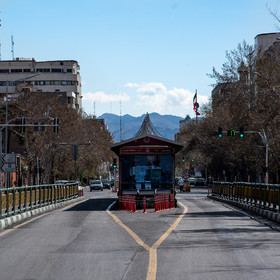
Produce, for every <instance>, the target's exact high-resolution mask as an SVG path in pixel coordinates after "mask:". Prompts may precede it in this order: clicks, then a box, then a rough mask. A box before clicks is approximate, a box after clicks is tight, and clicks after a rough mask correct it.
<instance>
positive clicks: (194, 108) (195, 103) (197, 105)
mask: <svg viewBox="0 0 280 280" xmlns="http://www.w3.org/2000/svg"><path fill="white" fill-rule="evenodd" d="M198 108H199V104H198V102H197V92H196V91H195V95H194V97H193V110H194V111H195V113H196V115H200V113H199V112H198V111H197V109H198Z"/></svg>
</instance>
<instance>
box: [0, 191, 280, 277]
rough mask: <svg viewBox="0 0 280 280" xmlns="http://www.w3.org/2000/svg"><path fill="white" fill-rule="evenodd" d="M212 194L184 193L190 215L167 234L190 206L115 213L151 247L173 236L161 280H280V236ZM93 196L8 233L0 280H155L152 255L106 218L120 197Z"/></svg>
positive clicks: (161, 252)
mask: <svg viewBox="0 0 280 280" xmlns="http://www.w3.org/2000/svg"><path fill="white" fill-rule="evenodd" d="M206 196H207V189H205V188H193V189H192V192H191V193H182V194H178V195H177V198H178V200H179V201H180V202H182V203H183V204H184V205H185V206H187V207H188V212H187V213H186V214H185V215H184V216H183V217H182V219H181V221H180V222H179V223H178V224H177V225H176V228H174V229H173V231H172V232H170V233H168V234H167V235H166V236H165V235H164V234H165V233H166V232H167V231H168V230H169V229H170V227H171V226H172V225H173V224H174V221H176V219H178V217H179V216H180V215H181V214H182V211H183V208H182V207H181V208H177V209H172V210H168V211H161V212H159V213H155V212H153V211H152V210H150V209H149V210H148V211H147V212H148V213H146V214H144V213H143V212H142V211H138V212H136V213H132V212H127V211H117V210H114V209H112V213H113V214H114V215H116V216H117V217H118V218H119V219H120V220H121V221H122V223H123V224H125V225H126V226H127V227H129V228H130V229H131V230H132V231H133V232H135V233H136V234H137V235H138V236H139V238H140V239H141V240H142V241H143V242H145V244H147V246H149V248H152V246H153V245H154V244H155V243H156V242H157V241H158V240H159V239H160V238H161V237H163V236H164V237H165V239H164V240H163V241H162V243H161V244H159V246H158V247H156V250H154V251H153V253H156V261H157V266H156V279H160V280H161V279H163V280H165V279H207V280H208V279H210V280H211V279H215V280H216V279H262V280H263V279H278V278H279V277H278V276H279V272H280V271H279V263H280V259H279V255H280V254H279V248H280V247H279V244H280V233H279V231H276V230H273V229H271V228H269V227H268V226H266V225H265V224H264V223H260V222H258V221H256V220H254V219H251V218H250V216H248V215H245V214H243V213H242V212H239V211H236V210H234V209H233V208H232V207H229V206H224V205H222V204H221V203H217V202H214V201H211V200H207V199H206ZM85 198H86V199H87V200H86V201H84V202H83V203H81V204H79V205H75V206H73V207H70V208H68V209H64V210H63V209H59V210H57V211H55V212H54V213H49V214H47V215H45V216H43V217H42V218H39V219H37V220H35V221H33V222H30V223H27V224H24V225H23V226H22V227H18V228H16V229H15V230H13V229H12V228H11V229H8V231H9V232H8V234H6V235H2V236H1V235H0V272H1V277H0V279H8V280H9V279H12V280H17V279H20V280H31V279H36V280H37V279H40V280H41V279H48V280H49V279H51V280H52V279H62V280H64V279H67V280H71V279H83V280H84V279H85V280H86V279H100V280H103V279H123V280H127V279H133V280H134V279H136V280H138V279H139V280H143V279H147V278H146V277H147V271H148V268H149V257H150V254H152V253H151V252H152V251H150V252H148V251H147V250H146V249H144V248H143V247H142V246H140V245H139V244H137V242H136V241H135V239H134V238H133V237H132V236H131V235H130V234H129V233H128V232H127V231H126V230H125V229H124V228H123V227H121V226H120V225H119V224H118V223H116V221H115V220H114V219H113V218H112V216H110V215H108V213H107V212H106V209H107V208H108V206H109V205H110V204H111V203H112V202H113V201H114V200H115V199H116V194H115V193H112V192H111V191H109V190H104V192H100V191H95V192H89V191H88V190H87V191H86V192H85ZM149 253H150V254H149ZM152 258H154V259H155V256H154V257H152ZM150 259H151V258H150Z"/></svg>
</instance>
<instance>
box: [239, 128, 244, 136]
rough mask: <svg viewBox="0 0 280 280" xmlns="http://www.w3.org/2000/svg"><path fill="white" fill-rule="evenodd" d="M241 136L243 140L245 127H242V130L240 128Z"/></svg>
mask: <svg viewBox="0 0 280 280" xmlns="http://www.w3.org/2000/svg"><path fill="white" fill-rule="evenodd" d="M239 134H240V137H241V138H243V137H244V130H243V127H240V128H239Z"/></svg>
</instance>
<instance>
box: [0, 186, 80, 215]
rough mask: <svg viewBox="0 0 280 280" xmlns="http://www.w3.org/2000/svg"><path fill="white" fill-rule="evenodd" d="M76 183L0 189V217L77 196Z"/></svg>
mask: <svg viewBox="0 0 280 280" xmlns="http://www.w3.org/2000/svg"><path fill="white" fill-rule="evenodd" d="M78 194H79V191H78V184H77V183H67V184H53V185H38V186H24V187H17V188H7V189H0V218H3V217H8V216H11V215H15V214H18V213H22V212H25V211H28V210H32V209H35V208H39V207H43V206H46V205H49V204H55V203H59V202H62V201H65V200H69V199H73V198H75V197H78Z"/></svg>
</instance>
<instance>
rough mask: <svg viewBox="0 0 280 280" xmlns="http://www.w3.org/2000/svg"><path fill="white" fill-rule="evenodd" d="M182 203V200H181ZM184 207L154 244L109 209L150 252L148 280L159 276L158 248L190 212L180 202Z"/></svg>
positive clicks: (110, 213)
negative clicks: (147, 242) (148, 242)
mask: <svg viewBox="0 0 280 280" xmlns="http://www.w3.org/2000/svg"><path fill="white" fill-rule="evenodd" d="M179 203H180V202H179ZM180 204H181V205H182V207H183V208H184V211H183V213H182V214H181V215H180V216H179V217H178V218H177V219H176V221H175V222H174V223H173V224H172V225H171V226H170V228H169V229H168V230H167V231H166V232H165V233H164V234H163V235H162V236H161V237H160V238H159V239H158V240H157V241H156V242H155V243H154V245H152V247H150V246H148V245H147V244H146V243H145V242H143V241H142V240H141V238H140V237H139V236H138V235H137V234H136V233H135V232H134V231H133V230H131V229H130V228H129V227H128V226H126V225H125V224H124V223H123V222H122V221H121V220H120V219H119V218H118V217H117V216H116V215H114V214H113V213H112V212H111V211H110V210H107V213H108V214H109V215H110V216H111V217H112V218H113V219H114V220H115V221H116V223H118V224H119V225H120V226H121V227H122V228H124V229H125V230H126V231H127V232H128V233H129V234H130V235H131V236H132V237H133V239H134V240H135V241H136V242H137V243H138V244H139V245H140V246H142V247H144V248H145V250H147V251H148V252H149V267H148V272H147V277H146V280H155V279H156V276H157V249H158V247H159V246H160V244H161V243H162V242H163V241H164V240H165V239H166V238H167V237H168V235H169V234H170V233H171V232H172V231H173V230H174V229H175V228H176V226H177V225H178V224H179V223H180V221H181V220H182V218H183V217H184V215H185V214H186V213H187V212H188V207H186V206H185V205H184V204H182V203H180Z"/></svg>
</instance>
